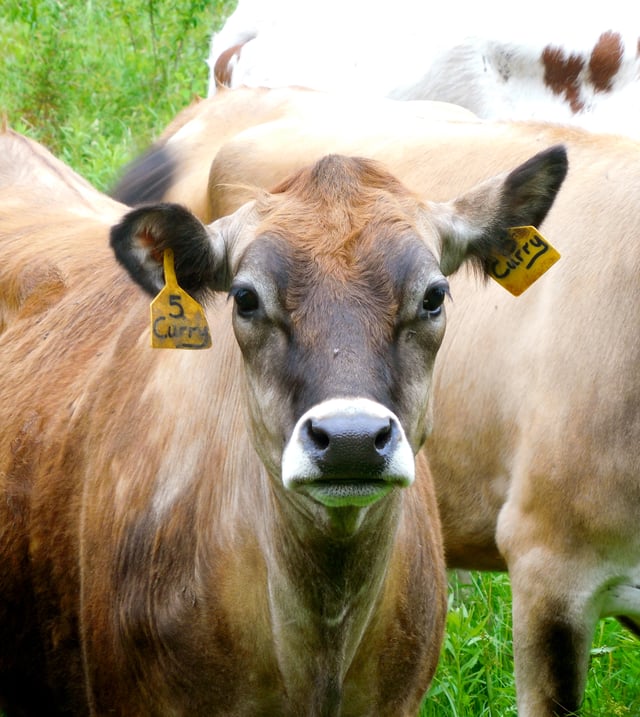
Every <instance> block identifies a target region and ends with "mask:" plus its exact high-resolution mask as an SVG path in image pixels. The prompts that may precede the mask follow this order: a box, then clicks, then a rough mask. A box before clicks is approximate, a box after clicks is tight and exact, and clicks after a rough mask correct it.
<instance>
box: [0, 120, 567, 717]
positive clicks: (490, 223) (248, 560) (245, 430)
mask: <svg viewBox="0 0 640 717" xmlns="http://www.w3.org/2000/svg"><path fill="white" fill-rule="evenodd" d="M565 172H566V154H565V152H564V150H563V149H562V148H552V149H547V150H546V151H544V152H542V153H540V154H538V155H536V156H535V157H534V158H533V159H530V160H529V161H527V162H526V163H524V164H523V165H522V166H520V167H517V168H516V169H514V170H513V171H511V172H510V173H505V174H501V175H499V176H496V177H494V178H493V179H491V180H489V181H487V182H485V183H483V184H481V185H479V186H478V187H476V188H474V189H473V190H472V191H470V192H469V193H466V194H464V195H462V196H460V197H459V198H458V199H456V200H454V201H449V202H445V203H433V202H424V201H422V200H421V199H419V198H418V196H417V195H414V194H413V193H411V192H410V191H409V190H407V189H406V188H405V187H404V186H403V185H402V184H401V183H400V182H398V181H397V180H396V179H394V177H393V176H392V175H390V174H389V173H388V172H387V171H386V170H385V169H384V168H383V167H382V166H381V165H378V164H376V163H374V162H372V161H370V160H364V159H357V158H348V157H345V156H336V155H330V156H327V157H324V158H322V159H320V160H319V161H318V162H316V163H314V164H312V165H311V166H309V167H307V168H304V169H302V170H301V171H299V172H297V173H294V174H293V175H292V176H291V177H290V178H289V179H287V180H286V181H285V182H283V183H282V184H280V186H279V187H277V188H275V189H274V190H273V192H271V193H266V192H263V193H261V194H260V196H259V197H258V198H257V199H256V200H255V201H253V202H250V203H249V204H247V205H245V206H243V207H242V208H241V209H239V210H238V212H236V213H235V214H233V215H231V216H228V217H225V218H222V219H220V220H218V221H216V222H214V223H212V224H210V225H209V226H205V225H203V224H202V223H201V222H200V221H199V220H198V219H196V218H195V216H194V215H193V214H191V213H190V212H188V211H187V210H186V209H184V208H182V207H180V206H177V205H173V204H166V203H165V204H159V205H152V206H148V207H142V208H138V209H135V210H133V211H130V212H128V213H127V209H126V208H125V207H124V206H122V205H119V204H117V203H115V202H112V201H109V200H108V199H107V198H105V197H102V196H101V195H99V194H98V193H97V192H94V191H92V190H91V189H90V187H88V186H87V185H86V184H85V183H84V182H82V181H81V180H79V179H78V178H77V177H75V176H74V175H73V173H72V172H71V170H68V169H66V170H65V169H64V168H63V166H62V165H60V164H59V163H56V162H55V161H54V160H53V159H52V158H49V157H47V156H46V154H45V153H44V152H43V151H42V150H41V148H38V147H34V145H32V144H31V143H29V142H27V141H26V140H25V139H24V138H21V137H19V136H17V135H15V134H13V133H5V134H3V135H2V136H0V177H2V183H1V184H0V247H1V250H2V262H0V286H1V287H2V291H1V292H0V299H1V303H2V307H3V316H4V321H3V336H2V338H3V352H2V375H3V381H2V386H1V388H0V395H1V397H2V401H0V422H1V424H2V426H3V432H2V442H1V444H0V492H1V495H2V500H0V595H1V598H2V599H1V600H0V705H1V706H2V707H3V708H4V709H6V710H7V712H8V714H10V715H38V716H40V715H43V714H47V715H63V714H64V715H86V714H92V715H107V714H116V715H127V716H131V715H145V716H146V715H169V714H170V715H190V716H191V715H203V716H204V715H207V716H209V715H234V716H236V717H240V716H241V715H246V716H247V717H255V715H290V716H291V717H294V716H295V717H298V715H302V714H304V715H318V716H319V715H327V716H328V715H332V716H334V715H335V716H343V717H347V716H353V717H356V716H361V715H376V716H382V715H388V716H389V717H399V716H400V715H406V716H407V717H408V716H409V715H414V714H415V713H416V712H417V710H418V707H419V704H420V701H421V699H422V696H423V694H424V692H425V690H426V689H427V687H428V685H429V682H430V679H431V676H432V674H433V672H434V670H435V666H436V663H437V659H438V653H439V648H440V643H441V638H442V631H443V626H444V617H445V603H446V587H445V579H444V562H443V555H442V546H441V538H440V527H439V521H438V514H437V508H436V502H435V496H434V492H433V486H432V481H431V478H430V475H429V473H428V469H427V466H426V461H425V459H424V457H423V456H421V455H420V454H418V458H417V459H414V456H415V455H416V454H417V453H418V450H419V448H420V446H421V444H422V443H423V441H424V438H425V436H426V434H427V433H428V431H429V427H430V422H431V418H430V410H429V403H430V401H429V393H430V387H431V372H432V367H433V362H434V358H435V355H436V352H437V350H438V346H439V344H440V342H441V340H442V337H443V334H444V328H445V318H444V316H445V315H444V310H443V302H444V299H445V297H446V294H447V292H448V282H447V279H446V278H445V274H448V273H450V272H452V271H455V269H457V267H458V266H459V265H460V264H461V263H462V262H465V261H467V260H471V261H473V262H474V263H476V264H477V265H478V266H484V265H486V263H487V262H488V261H490V260H491V259H490V257H491V256H493V252H494V251H496V250H500V249H501V248H502V247H503V245H504V233H505V230H506V228H507V227H509V226H512V225H514V224H522V223H529V222H540V221H542V219H543V218H544V216H545V214H546V213H547V210H548V208H549V206H550V205H551V203H552V202H553V201H554V198H555V195H556V192H557V190H558V188H559V186H560V184H561V183H562V181H563V178H564V176H565ZM109 236H110V237H111V244H112V246H113V249H114V250H115V253H116V256H117V257H118V259H119V260H120V261H121V262H122V263H123V264H124V265H125V266H126V267H127V269H128V271H129V273H130V275H131V276H132V277H133V278H134V280H135V281H131V278H130V277H129V276H127V275H126V272H125V271H124V270H122V269H121V268H120V267H118V266H117V264H116V262H115V260H114V258H113V254H112V253H111V251H110V250H109V246H108V243H109ZM169 248H171V249H172V250H173V253H174V255H175V266H176V273H177V276H178V280H179V281H180V283H181V284H182V286H183V287H184V288H185V289H188V290H189V291H190V292H192V293H193V294H194V295H196V296H198V297H199V298H200V299H202V301H203V302H205V304H206V306H207V309H206V312H207V315H208V319H209V325H210V335H211V338H212V342H213V348H212V349H211V350H208V351H158V350H154V349H152V348H151V347H150V346H149V327H148V325H147V321H148V300H149V297H148V296H146V295H145V293H144V292H143V291H141V290H140V286H136V283H137V284H139V285H141V286H142V287H143V288H144V289H146V290H147V292H150V293H152V294H153V293H155V292H157V291H158V290H159V289H160V287H161V285H162V283H163V270H162V264H161V262H162V256H163V253H164V251H165V250H167V249H169ZM227 296H228V297H229V300H227ZM183 301H184V300H183V299H181V298H180V295H179V294H178V295H172V296H171V297H170V300H169V303H168V306H169V308H168V309H167V311H168V314H169V315H170V316H173V315H175V316H176V317H178V315H179V314H180V313H181V309H183V308H184V306H183Z"/></svg>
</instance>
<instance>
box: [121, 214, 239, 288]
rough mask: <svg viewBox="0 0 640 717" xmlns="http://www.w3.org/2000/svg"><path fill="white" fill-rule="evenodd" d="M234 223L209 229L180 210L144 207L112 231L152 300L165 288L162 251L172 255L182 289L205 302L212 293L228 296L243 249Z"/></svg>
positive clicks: (222, 222)
mask: <svg viewBox="0 0 640 717" xmlns="http://www.w3.org/2000/svg"><path fill="white" fill-rule="evenodd" d="M243 209H244V208H241V209H239V210H238V213H239V212H242V211H243ZM234 217H235V215H232V216H231V217H225V218H223V219H220V220H218V221H216V222H214V223H213V224H211V225H209V226H205V225H204V224H203V223H202V222H201V221H200V220H199V219H198V218H197V217H196V216H195V215H193V214H192V213H191V212H190V211H189V210H188V209H185V208H184V207H182V206H180V205H179V204H169V203H163V204H155V205H150V206H143V207H139V208H137V209H134V210H132V211H130V212H129V213H128V214H125V216H124V217H123V218H122V221H121V222H120V223H119V224H116V225H115V226H114V227H112V229H111V247H112V248H113V251H114V252H115V255H116V258H117V259H118V261H119V262H120V263H121V264H122V265H123V266H124V267H125V268H126V269H127V271H128V272H129V274H130V275H131V277H132V278H133V280H134V281H136V282H137V283H138V284H139V285H140V286H141V287H142V288H143V289H144V290H145V291H147V292H148V293H149V294H151V295H152V296H154V295H155V294H157V293H158V292H159V291H160V289H162V287H163V285H164V274H163V256H164V250H165V249H172V250H173V255H174V265H175V272H176V278H177V280H178V284H179V285H180V286H181V287H182V288H183V289H184V290H185V291H187V292H189V294H191V296H193V297H195V298H203V297H204V296H205V295H206V294H207V293H208V292H210V291H227V290H228V288H229V285H230V283H231V274H232V273H233V265H234V264H236V263H237V257H235V254H237V253H238V249H239V248H240V247H239V244H240V242H239V241H238V237H237V234H238V232H237V231H235V227H236V226H238V222H234V221H233V219H234Z"/></svg>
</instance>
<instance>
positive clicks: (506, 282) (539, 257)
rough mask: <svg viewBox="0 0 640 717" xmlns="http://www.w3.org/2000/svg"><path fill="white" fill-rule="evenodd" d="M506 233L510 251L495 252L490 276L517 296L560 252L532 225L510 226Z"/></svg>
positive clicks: (551, 263)
mask: <svg viewBox="0 0 640 717" xmlns="http://www.w3.org/2000/svg"><path fill="white" fill-rule="evenodd" d="M509 236H510V238H511V245H512V246H511V247H510V251H509V254H508V255H504V256H503V255H498V254H495V255H494V257H493V260H492V261H491V264H490V266H489V276H491V278H492V279H495V281H497V282H498V284H500V285H501V286H503V287H504V288H505V289H506V290H507V291H510V292H511V293H512V294H513V295H514V296H520V294H522V292H523V291H525V290H526V289H528V288H529V287H530V286H531V284H533V282H534V281H536V280H537V279H539V278H540V277H541V276H542V275H543V274H544V273H545V272H546V271H547V270H548V269H550V268H551V267H552V266H553V265H554V264H555V263H556V262H557V261H558V259H559V258H560V254H559V253H558V252H557V251H556V250H555V249H554V248H553V247H552V246H551V244H549V242H548V241H547V240H546V239H545V238H544V237H543V236H542V234H540V232H539V231H538V230H537V229H536V228H535V227H512V228H511V229H509Z"/></svg>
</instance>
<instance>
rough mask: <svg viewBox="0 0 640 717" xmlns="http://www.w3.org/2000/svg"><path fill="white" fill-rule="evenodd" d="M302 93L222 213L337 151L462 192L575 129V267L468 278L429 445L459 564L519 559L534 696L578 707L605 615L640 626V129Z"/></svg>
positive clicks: (518, 602)
mask: <svg viewBox="0 0 640 717" xmlns="http://www.w3.org/2000/svg"><path fill="white" fill-rule="evenodd" d="M245 92H246V90H245ZM247 97H248V96H247ZM220 98H221V100H222V101H224V95H222V96H220ZM258 100H259V98H257V97H254V101H253V102H252V107H253V108H254V111H255V112H256V116H257V115H258V114H259V101H258ZM290 106H291V114H290V116H289V117H288V118H286V117H285V118H283V119H281V120H279V121H275V122H270V123H265V124H264V125H263V126H256V127H255V128H253V129H248V130H246V131H245V132H244V133H242V134H240V135H238V137H237V138H235V139H233V140H232V141H230V142H228V143H227V144H226V145H225V146H224V147H223V148H222V149H221V150H220V151H219V152H218V154H217V156H216V158H215V161H214V162H213V165H212V170H211V178H210V182H211V203H212V209H211V210H210V211H212V213H213V214H214V215H215V214H216V213H220V212H222V213H224V212H229V211H232V210H233V208H235V206H236V205H237V203H238V202H241V201H244V200H245V199H246V198H247V196H249V195H250V192H247V191H246V189H244V188H243V187H244V185H246V184H247V183H248V182H253V183H256V184H258V185H262V186H269V185H270V184H272V183H273V182H275V181H277V180H278V178H279V177H281V176H283V175H284V174H286V173H288V172H290V171H291V170H292V169H294V168H295V167H297V166H302V165H303V164H306V163H308V162H310V161H312V160H313V159H314V157H317V156H322V154H324V153H326V152H328V151H340V152H347V153H349V152H358V153H360V154H367V155H368V156H371V157H374V158H376V159H378V160H382V161H384V162H385V164H386V165H387V166H389V167H390V168H391V169H392V171H393V172H394V174H395V175H396V176H398V177H400V178H401V179H402V180H403V182H404V183H405V184H407V185H408V186H409V187H411V188H412V189H414V190H415V191H417V192H419V193H421V194H422V195H429V196H431V197H434V198H435V199H445V198H446V197H447V196H449V195H450V194H452V193H458V192H462V191H465V190H466V189H468V188H469V187H470V186H471V185H473V184H474V183H476V182H478V181H481V180H482V179H483V178H485V177H486V176H488V175H490V174H492V173H495V172H498V171H500V170H501V169H504V168H506V167H509V166H513V165H514V164H516V163H517V162H520V161H522V160H523V159H524V158H526V156H527V155H528V154H529V153H530V152H531V150H532V148H535V147H542V146H547V145H550V144H554V143H558V142H563V143H565V144H566V145H567V147H568V151H569V154H570V159H571V167H572V171H571V172H570V174H569V177H568V178H567V181H566V182H565V184H564V186H563V191H562V192H561V194H560V196H559V199H558V201H557V202H556V204H555V205H554V207H553V209H552V211H551V212H550V214H549V217H548V218H547V220H546V221H545V225H544V233H545V234H548V236H549V238H550V239H552V240H553V241H554V243H557V244H558V248H559V249H560V251H561V253H562V254H563V258H562V260H561V262H560V263H559V264H558V265H557V267H554V268H553V269H552V271H551V272H549V274H548V275H547V276H545V277H543V278H542V279H541V280H540V281H539V282H538V284H536V285H534V286H533V287H532V288H530V289H529V290H528V291H527V292H526V293H525V294H524V295H523V296H521V297H519V298H518V299H515V298H513V297H512V296H510V295H508V294H507V293H506V292H505V291H504V290H503V289H501V288H500V287H497V286H495V285H493V283H490V284H489V285H488V286H485V287H479V286H477V285H476V283H475V282H474V281H473V280H470V279H469V278H467V277H465V276H464V275H460V274H459V275H456V276H455V277H454V279H453V280H452V288H453V292H454V297H455V298H456V301H455V302H454V303H453V304H452V305H451V306H450V307H449V309H448V313H449V329H448V331H447V336H446V337H445V340H444V345H443V348H442V351H441V352H440V356H439V359H438V361H437V362H436V371H435V383H434V392H435V402H434V407H435V416H436V423H435V429H434V432H433V434H432V437H431V438H430V439H429V441H428V443H427V446H426V450H427V452H428V455H429V460H430V463H431V468H432V472H433V474H434V480H435V484H436V493H437V496H438V501H439V507H440V511H441V519H442V523H443V536H444V542H445V550H446V555H447V561H448V564H449V565H450V566H452V567H456V566H457V567H466V568H476V569H492V570H504V569H507V568H508V570H509V572H510V575H511V578H512V588H513V598H514V649H515V661H516V682H517V692H518V705H519V713H520V714H521V715H522V716H524V717H534V716H535V717H547V716H548V715H551V714H554V713H560V714H564V713H566V712H567V711H573V710H576V709H577V708H578V706H579V704H580V702H581V699H582V694H583V691H584V685H585V679H586V674H587V663H588V659H589V647H590V644H591V641H592V638H593V634H594V630H595V625H596V622H597V620H598V619H599V618H600V617H602V616H606V615H616V616H625V617H624V619H623V621H624V622H625V624H627V625H628V626H629V627H630V628H631V629H634V630H635V631H638V632H640V588H639V587H638V586H640V543H639V541H640V533H639V531H638V510H639V508H640V487H639V483H638V475H639V474H640V465H639V457H638V449H637V446H638V443H639V439H640V420H639V419H638V411H637V406H638V405H640V394H639V391H640V387H639V386H638V378H637V377H638V370H637V367H638V360H639V354H640V344H639V343H638V332H637V330H636V323H637V316H638V315H639V314H640V305H638V304H637V303H636V301H637V300H638V299H637V297H636V293H637V292H635V291H634V290H633V286H634V285H635V284H634V282H635V275H636V273H637V271H636V270H637V267H638V266H639V265H640V254H639V253H638V249H637V241H636V239H635V237H637V236H638V235H640V213H639V212H638V211H637V209H636V207H637V204H638V197H640V186H639V183H640V179H639V176H640V175H639V174H638V166H640V147H639V146H638V145H637V143H635V142H633V141H630V140H626V139H623V138H614V137H607V136H598V135H591V134H588V133H586V132H583V131H580V130H575V129H568V128H563V127H555V126H552V125H538V124H523V123H519V124H509V123H504V124H499V123H498V124H493V123H482V122H456V123H451V122H448V123H434V122H422V123H421V122H420V121H418V120H412V121H411V122H408V121H407V119H406V116H405V115H402V114H399V115H398V117H397V118H396V121H395V122H394V121H392V120H390V119H389V118H385V119H384V120H383V121H380V120H379V118H378V117H369V118H365V117H363V116H361V115H357V114H356V115H355V116H353V117H351V116H348V115H346V114H345V113H340V112H338V113H336V114H335V116H333V118H332V117H331V113H325V114H323V115H322V116H321V118H320V121H317V122H314V121H313V120H312V119H309V118H308V117H305V116H303V117H302V119H298V115H297V113H296V112H295V106H294V104H293V102H292V104H291V105H290ZM365 120H366V121H365ZM210 131H211V132H214V133H215V127H210ZM202 149H203V151H202V155H203V156H206V151H205V147H203V148H202ZM230 190H233V191H230ZM184 200H185V201H188V198H187V197H185V198H184ZM619 287H620V288H619ZM623 287H624V288H623ZM619 299H620V300H619Z"/></svg>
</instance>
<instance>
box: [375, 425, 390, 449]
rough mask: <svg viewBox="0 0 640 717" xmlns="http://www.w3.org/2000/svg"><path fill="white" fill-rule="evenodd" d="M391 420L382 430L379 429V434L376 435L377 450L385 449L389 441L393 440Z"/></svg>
mask: <svg viewBox="0 0 640 717" xmlns="http://www.w3.org/2000/svg"><path fill="white" fill-rule="evenodd" d="M391 434H392V430H391V421H389V423H388V424H387V425H386V426H385V427H384V428H382V429H380V431H378V434H377V435H376V438H375V441H374V445H375V447H376V450H377V451H378V452H380V451H384V449H385V448H386V447H387V446H388V445H389V441H390V440H391Z"/></svg>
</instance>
